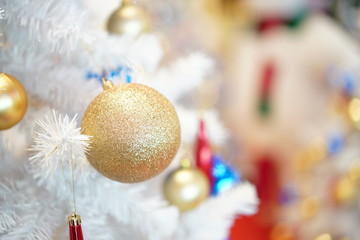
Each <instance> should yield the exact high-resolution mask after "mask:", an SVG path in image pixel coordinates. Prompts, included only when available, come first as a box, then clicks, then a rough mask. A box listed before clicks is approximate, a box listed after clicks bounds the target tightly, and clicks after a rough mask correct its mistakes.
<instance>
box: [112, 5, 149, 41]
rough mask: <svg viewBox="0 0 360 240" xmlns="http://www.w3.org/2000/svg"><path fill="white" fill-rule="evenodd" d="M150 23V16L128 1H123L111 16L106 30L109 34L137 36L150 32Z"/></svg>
mask: <svg viewBox="0 0 360 240" xmlns="http://www.w3.org/2000/svg"><path fill="white" fill-rule="evenodd" d="M150 22H151V20H150V16H149V15H148V14H147V12H146V11H145V10H144V9H143V8H141V7H140V6H137V5H135V4H132V3H131V1H130V0H124V1H123V2H122V5H121V6H120V7H119V8H118V9H116V10H115V11H114V12H113V13H112V14H111V16H110V18H109V20H108V23H107V30H108V32H109V33H111V34H120V35H122V34H126V35H132V36H137V35H139V34H141V33H144V32H148V31H149V30H150Z"/></svg>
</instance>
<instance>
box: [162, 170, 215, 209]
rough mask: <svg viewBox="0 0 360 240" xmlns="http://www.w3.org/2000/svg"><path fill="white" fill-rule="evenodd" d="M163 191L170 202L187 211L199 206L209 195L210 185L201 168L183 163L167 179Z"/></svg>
mask: <svg viewBox="0 0 360 240" xmlns="http://www.w3.org/2000/svg"><path fill="white" fill-rule="evenodd" d="M163 191H164V197H165V199H167V201H168V202H169V203H170V204H172V205H175V206H177V207H178V208H179V209H180V210H181V211H187V210H191V209H193V208H195V207H197V206H198V205H199V204H200V203H202V202H203V201H204V200H205V199H206V198H207V197H208V196H209V191H210V186H209V181H208V179H207V177H206V176H205V174H204V173H203V172H202V171H201V170H199V169H196V168H194V167H190V166H189V165H187V166H186V165H184V164H182V166H181V167H180V168H178V169H177V170H175V171H173V172H171V173H170V174H169V176H168V177H167V178H166V179H165V182H164V186H163Z"/></svg>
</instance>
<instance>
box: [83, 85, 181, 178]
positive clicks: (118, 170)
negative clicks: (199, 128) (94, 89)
mask: <svg viewBox="0 0 360 240" xmlns="http://www.w3.org/2000/svg"><path fill="white" fill-rule="evenodd" d="M108 83H109V82H108V81H107V82H106V83H105V84H104V87H105V90H104V91H103V92H102V93H101V94H99V95H98V96H97V97H96V98H95V99H94V100H93V101H92V102H91V103H90V105H89V107H88V108H87V110H86V112H85V115H84V118H83V120H82V129H83V134H86V135H89V136H92V138H91V148H90V150H89V151H88V153H87V157H88V160H89V161H90V163H91V164H92V165H93V166H94V167H95V168H96V169H97V170H98V171H99V172H100V173H102V174H103V175H105V176H106V177H108V178H111V179H113V180H116V181H119V182H126V183H135V182H141V181H145V180H147V179H149V178H151V177H154V176H156V175H157V174H159V173H160V172H161V171H162V170H164V169H165V168H166V167H167V166H168V165H169V164H170V162H171V160H172V159H173V158H174V156H175V154H176V152H177V150H178V148H179V145H180V124H179V119H178V117H177V114H176V112H175V109H174V107H173V106H172V105H171V103H170V102H169V101H168V100H167V99H166V98H165V97H164V96H163V95H162V94H160V93H159V92H157V91H155V90H154V89H152V88H150V87H147V86H145V85H142V84H135V83H129V84H120V85H118V86H116V87H111V86H110V87H109V85H108Z"/></svg>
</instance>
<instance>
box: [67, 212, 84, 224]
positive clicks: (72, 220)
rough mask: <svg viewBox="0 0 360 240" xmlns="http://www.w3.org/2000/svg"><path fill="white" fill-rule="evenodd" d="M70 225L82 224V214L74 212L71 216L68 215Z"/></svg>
mask: <svg viewBox="0 0 360 240" xmlns="http://www.w3.org/2000/svg"><path fill="white" fill-rule="evenodd" d="M68 222H69V226H78V225H81V217H80V215H78V214H76V213H75V212H72V213H71V215H70V216H68Z"/></svg>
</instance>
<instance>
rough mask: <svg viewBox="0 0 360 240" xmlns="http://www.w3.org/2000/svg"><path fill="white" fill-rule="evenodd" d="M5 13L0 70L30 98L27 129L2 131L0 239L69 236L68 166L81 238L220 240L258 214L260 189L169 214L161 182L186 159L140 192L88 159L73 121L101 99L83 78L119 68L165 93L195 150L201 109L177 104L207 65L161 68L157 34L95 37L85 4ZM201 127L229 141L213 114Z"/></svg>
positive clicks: (196, 59) (16, 7) (39, 5)
mask: <svg viewBox="0 0 360 240" xmlns="http://www.w3.org/2000/svg"><path fill="white" fill-rule="evenodd" d="M0 10H1V12H0V13H1V14H2V15H1V16H2V19H0V23H1V28H0V30H1V31H2V34H4V36H5V38H2V40H3V42H1V44H0V47H1V48H0V66H1V71H2V72H4V73H9V74H11V75H13V76H15V77H16V78H17V79H18V80H19V81H20V82H21V83H22V84H23V85H24V87H25V89H26V91H27V93H28V100H29V105H28V109H27V113H26V115H25V117H24V118H23V119H22V121H21V122H20V123H19V124H17V125H16V126H14V127H12V128H11V129H8V130H4V131H1V132H0V160H1V164H2V167H1V168H0V173H1V174H0V209H1V210H0V237H1V239H4V240H5V239H6V240H15V239H34V240H35V239H66V238H67V232H68V230H67V229H66V228H67V224H66V221H65V217H66V216H67V215H68V214H69V210H70V209H71V208H74V207H75V206H74V205H75V204H73V203H72V200H71V201H70V200H69V199H71V197H70V196H71V195H72V194H71V191H72V189H71V187H69V183H68V182H65V183H64V179H71V174H72V173H71V172H72V171H71V166H74V173H75V175H76V179H75V182H74V189H73V191H74V192H76V202H77V204H76V206H77V208H76V211H77V212H78V213H79V214H80V215H81V216H82V220H83V224H82V226H83V232H84V237H85V239H106V240H109V239H154V240H155V239H179V240H180V239H207V240H211V239H214V240H215V239H216V240H217V239H224V238H226V237H227V234H228V229H229V228H230V227H231V224H232V220H233V219H234V218H235V217H236V216H238V215H239V214H240V215H249V214H253V213H254V212H255V211H256V206H257V202H258V201H257V197H256V194H255V189H254V188H253V186H252V185H250V184H249V183H246V182H244V183H240V184H239V185H238V186H237V187H236V188H234V189H233V190H231V191H228V192H226V193H224V194H223V195H219V196H218V197H214V198H209V199H208V200H206V201H205V202H204V203H203V204H202V205H200V206H199V207H198V208H196V209H194V210H192V211H189V212H185V213H180V212H179V210H178V209H177V208H176V207H174V206H170V205H169V204H168V203H167V202H166V201H165V200H164V199H163V197H162V193H161V184H162V182H163V181H164V177H165V176H166V174H167V173H168V172H169V171H170V170H171V169H173V168H174V167H176V166H178V159H179V158H180V157H181V155H182V153H179V154H178V157H177V158H176V159H175V160H174V161H173V164H172V166H171V167H170V168H169V169H167V170H166V171H165V172H163V173H162V174H160V175H159V176H157V177H155V178H154V179H151V180H149V181H146V182H142V183H138V184H122V183H119V182H115V181H112V180H109V179H107V178H105V177H103V176H102V175H100V174H99V173H98V172H96V171H95V170H94V169H93V168H92V167H91V166H90V165H89V163H88V162H87V160H86V157H85V154H84V153H85V152H86V150H87V149H88V146H89V140H90V141H91V136H90V138H89V136H85V135H82V134H81V131H80V128H79V127H78V125H79V123H78V121H77V120H78V118H76V114H78V115H79V116H80V117H79V118H81V116H82V114H83V113H84V112H85V109H86V107H87V106H88V104H89V103H90V101H91V100H92V99H93V98H94V97H95V96H96V95H97V94H99V93H100V92H101V91H102V86H101V84H100V82H99V81H97V80H96V79H93V78H91V77H90V79H89V78H87V77H86V76H87V75H89V73H90V74H94V73H95V74H96V73H97V74H98V75H99V74H101V71H103V69H105V70H107V71H108V72H109V71H111V69H115V68H118V67H119V66H122V67H123V69H127V70H129V74H130V75H131V76H130V77H131V78H132V79H133V81H136V82H137V83H142V84H146V85H149V86H151V87H153V88H155V89H157V90H158V91H159V92H161V93H162V94H164V95H165V96H166V97H167V98H168V99H169V100H170V101H171V102H172V103H173V104H174V106H175V109H176V110H177V113H178V116H179V119H180V123H181V126H182V133H181V134H182V141H183V143H184V144H186V145H189V144H193V142H194V139H195V136H196V132H197V125H198V124H197V111H196V110H194V109H187V108H186V107H184V106H182V105H181V103H180V99H181V97H183V96H184V95H185V94H188V93H189V92H190V91H192V90H193V89H194V88H196V87H197V86H199V85H200V84H201V83H202V82H203V81H204V79H205V78H206V76H207V74H210V72H211V70H212V68H213V66H212V65H213V63H212V61H211V60H210V59H208V58H207V57H206V56H204V55H202V54H200V53H194V54H190V55H189V56H187V57H184V58H182V59H180V60H178V61H176V62H175V63H172V64H169V65H168V66H166V67H163V68H160V67H159V61H160V60H161V59H162V57H163V52H162V47H161V45H160V41H159V40H158V39H157V38H156V37H155V36H154V35H151V34H148V35H143V36H141V37H139V38H131V37H126V36H112V35H109V34H108V33H107V32H105V31H103V30H101V29H100V30H99V29H96V28H94V27H92V24H91V22H90V20H89V16H90V12H89V11H90V10H89V9H88V8H87V6H86V4H85V1H84V2H82V1H80V0H78V1H74V0H72V1H71V0H64V1H57V0H47V1H45V0H32V1H28V0H26V1H23V0H3V1H1V2H0ZM125 75H126V72H125V73H124V72H123V74H120V75H119V76H117V77H115V78H114V79H113V80H114V82H115V83H116V84H117V83H119V82H121V81H124V77H126V76H125ZM52 109H53V110H54V111H53V110H52ZM68 116H70V117H68ZM205 120H206V121H207V123H208V131H209V136H210V140H211V141H212V142H213V143H216V144H221V143H223V142H224V141H225V140H226V138H227V132H226V131H225V129H224V128H223V127H222V125H221V123H220V120H219V118H218V115H217V113H216V111H209V112H208V113H207V114H206V115H205ZM29 150H30V151H29ZM64 156H65V157H64ZM64 158H69V159H64ZM64 166H65V167H64ZM199 222H201V224H199Z"/></svg>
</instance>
